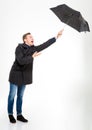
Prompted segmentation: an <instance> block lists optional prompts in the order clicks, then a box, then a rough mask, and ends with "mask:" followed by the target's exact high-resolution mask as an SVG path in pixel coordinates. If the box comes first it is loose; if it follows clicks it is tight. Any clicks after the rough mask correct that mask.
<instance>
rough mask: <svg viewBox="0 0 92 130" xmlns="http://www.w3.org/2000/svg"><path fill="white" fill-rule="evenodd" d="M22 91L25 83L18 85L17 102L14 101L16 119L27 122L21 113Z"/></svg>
mask: <svg viewBox="0 0 92 130" xmlns="http://www.w3.org/2000/svg"><path fill="white" fill-rule="evenodd" d="M24 91H25V85H22V86H19V87H18V91H17V102H16V110H17V120H19V121H22V122H28V120H26V119H25V118H24V117H23V115H22V103H23V95H24Z"/></svg>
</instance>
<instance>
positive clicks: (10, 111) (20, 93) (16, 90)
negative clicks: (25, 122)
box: [8, 83, 25, 115]
mask: <svg viewBox="0 0 92 130" xmlns="http://www.w3.org/2000/svg"><path fill="white" fill-rule="evenodd" d="M24 90H25V85H22V86H18V85H15V84H12V83H10V91H9V96H8V114H9V115H13V107H14V98H15V95H16V93H17V98H16V111H17V115H20V114H22V103H23V94H24Z"/></svg>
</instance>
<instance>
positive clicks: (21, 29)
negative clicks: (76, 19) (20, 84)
mask: <svg viewBox="0 0 92 130" xmlns="http://www.w3.org/2000/svg"><path fill="white" fill-rule="evenodd" d="M64 3H65V4H67V5H68V6H70V7H71V8H73V9H75V10H78V11H80V12H81V13H82V15H83V17H84V18H85V19H86V20H87V21H88V23H89V26H90V30H91V28H92V17H91V16H92V14H91V12H92V10H91V5H92V3H91V0H85V1H84V0H81V1H80V0H62V1H61V0H1V1H0V129H1V130H2V129H3V130H4V129H5V130H6V128H7V130H8V129H9V130H25V129H31V130H48V129H49V130H56V129H57V130H92V80H91V79H92V32H87V33H85V32H82V33H79V32H77V31H76V30H74V29H73V28H71V27H69V26H66V27H65V29H64V33H63V35H62V37H61V38H60V39H58V40H57V42H56V43H55V44H54V45H52V46H51V47H49V48H48V49H46V50H44V51H42V54H41V55H40V56H39V57H37V58H35V60H34V71H33V84H32V85H28V86H27V88H26V91H25V95H24V102H23V114H24V115H25V116H26V117H27V118H28V120H29V123H28V124H21V123H19V122H18V123H17V124H16V125H11V124H10V123H9V121H8V116H7V97H8V93H9V82H8V76H9V72H10V68H11V66H12V64H13V61H14V58H15V54H14V53H15V48H16V46H17V45H18V43H22V35H23V34H24V33H26V32H31V33H32V35H33V37H34V39H35V45H38V44H41V43H43V42H45V41H46V40H48V39H49V38H51V37H53V36H56V34H57V33H58V31H59V30H61V29H62V28H63V27H64V23H62V22H60V20H59V19H58V18H57V17H56V16H55V14H54V13H52V11H51V10H50V9H49V8H51V7H54V6H57V5H59V4H64ZM15 107H16V106H14V114H15V116H16V110H15Z"/></svg>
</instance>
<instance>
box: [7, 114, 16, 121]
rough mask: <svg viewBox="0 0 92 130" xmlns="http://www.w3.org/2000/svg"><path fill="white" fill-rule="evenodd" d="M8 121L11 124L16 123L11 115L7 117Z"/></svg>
mask: <svg viewBox="0 0 92 130" xmlns="http://www.w3.org/2000/svg"><path fill="white" fill-rule="evenodd" d="M9 120H10V122H11V123H16V120H15V118H14V116H13V115H9Z"/></svg>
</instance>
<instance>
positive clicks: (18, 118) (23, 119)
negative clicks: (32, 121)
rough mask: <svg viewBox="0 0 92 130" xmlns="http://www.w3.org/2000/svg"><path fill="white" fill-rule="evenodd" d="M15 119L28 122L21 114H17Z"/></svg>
mask: <svg viewBox="0 0 92 130" xmlns="http://www.w3.org/2000/svg"><path fill="white" fill-rule="evenodd" d="M17 120H18V121H22V122H28V120H27V119H25V118H24V117H23V116H22V115H18V116H17Z"/></svg>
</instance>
